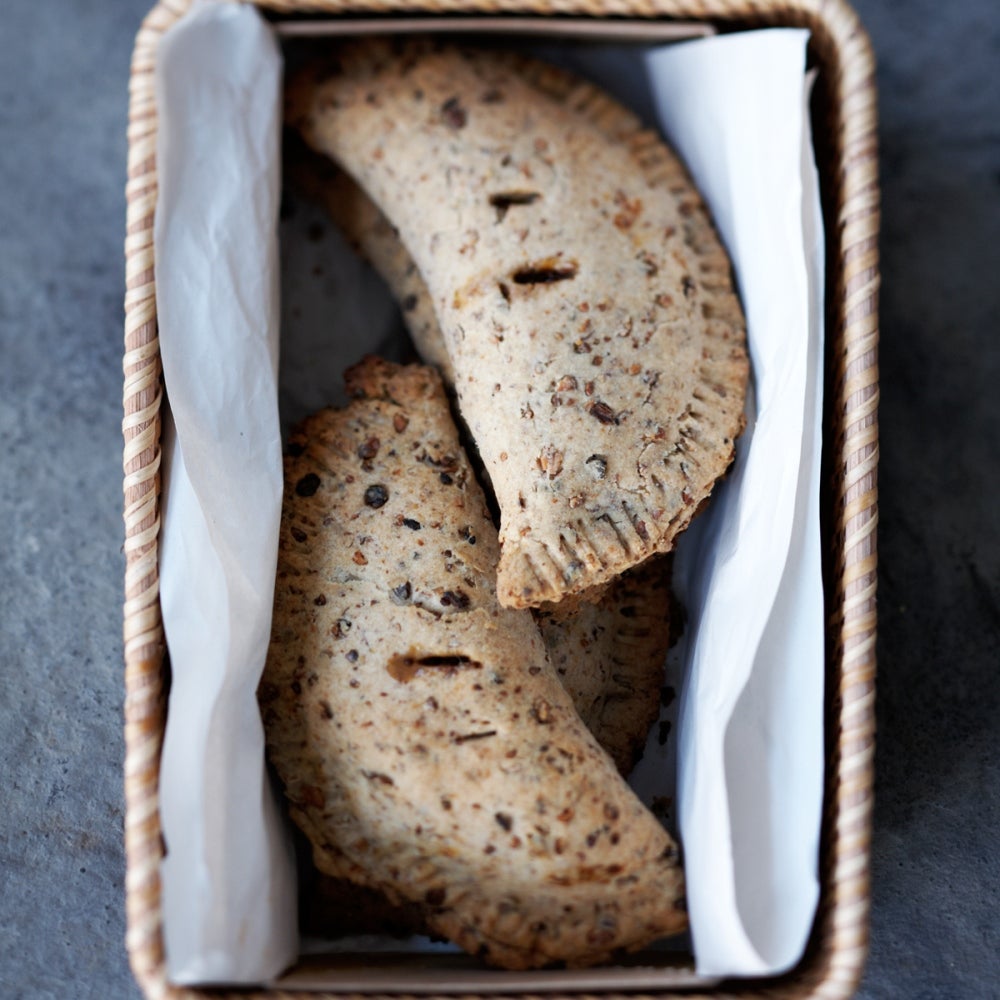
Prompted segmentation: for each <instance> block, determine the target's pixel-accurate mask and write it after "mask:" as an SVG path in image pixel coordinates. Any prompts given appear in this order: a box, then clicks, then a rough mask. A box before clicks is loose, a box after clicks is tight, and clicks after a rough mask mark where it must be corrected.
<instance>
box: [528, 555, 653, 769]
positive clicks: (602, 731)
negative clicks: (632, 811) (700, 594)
mask: <svg viewBox="0 0 1000 1000" xmlns="http://www.w3.org/2000/svg"><path fill="white" fill-rule="evenodd" d="M566 603H567V602H565V601H564V602H561V603H560V604H554V605H546V606H545V607H544V608H543V609H538V610H536V611H535V612H534V614H535V619H536V621H537V622H538V627H539V630H540V631H541V633H542V641H543V642H544V643H545V648H546V650H547V652H548V654H549V660H550V661H551V662H552V665H553V666H554V667H555V669H556V673H557V674H558V675H559V678H560V680H561V681H562V682H563V686H564V687H565V688H566V690H567V691H568V692H569V696H570V697H571V698H572V699H573V705H574V707H575V708H576V710H577V711H578V712H579V713H580V718H581V719H583V721H584V723H585V724H586V726H587V728H588V729H589V730H590V731H591V732H592V733H593V734H594V736H595V737H596V739H597V742H598V743H600V744H601V746H602V747H604V749H605V750H606V751H607V752H608V753H609V754H611V757H612V759H613V760H614V762H615V764H616V765H617V767H618V770H619V771H620V772H621V773H622V774H626V775H627V774H628V773H629V772H630V771H631V770H632V768H633V767H635V765H636V764H637V763H638V761H639V759H640V757H641V756H642V751H643V749H644V747H645V745H646V739H647V737H648V736H649V731H650V728H651V727H652V725H653V723H654V722H655V721H656V719H657V717H658V716H659V714H660V690H661V688H662V687H663V678H664V664H665V659H666V655H667V650H668V648H669V647H670V643H671V628H670V619H671V614H670V612H671V607H672V598H671V593H670V556H656V557H654V558H653V559H651V560H650V561H649V562H647V563H644V564H643V565H642V566H637V567H636V568H635V569H632V570H629V572H627V573H625V574H624V575H623V576H621V577H620V578H619V579H618V580H615V581H614V582H613V583H612V584H611V585H610V586H609V587H608V588H607V590H606V591H605V592H604V594H603V595H602V596H601V597H600V598H598V600H597V602H596V603H594V604H589V603H586V602H579V604H578V606H577V607H575V608H570V609H566V608H565V605H566Z"/></svg>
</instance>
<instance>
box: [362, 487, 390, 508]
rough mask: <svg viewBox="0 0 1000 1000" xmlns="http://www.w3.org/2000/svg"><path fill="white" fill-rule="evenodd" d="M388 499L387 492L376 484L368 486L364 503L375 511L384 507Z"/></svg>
mask: <svg viewBox="0 0 1000 1000" xmlns="http://www.w3.org/2000/svg"><path fill="white" fill-rule="evenodd" d="M388 499H389V491H388V490H387V489H386V488H385V487H384V486H382V485H381V484H378V483H376V484H375V485H374V486H369V487H368V489H366V490H365V503H366V504H367V505H368V506H369V507H372V508H374V509H375V510H378V508H379V507H382V506H384V505H385V503H386V501H388Z"/></svg>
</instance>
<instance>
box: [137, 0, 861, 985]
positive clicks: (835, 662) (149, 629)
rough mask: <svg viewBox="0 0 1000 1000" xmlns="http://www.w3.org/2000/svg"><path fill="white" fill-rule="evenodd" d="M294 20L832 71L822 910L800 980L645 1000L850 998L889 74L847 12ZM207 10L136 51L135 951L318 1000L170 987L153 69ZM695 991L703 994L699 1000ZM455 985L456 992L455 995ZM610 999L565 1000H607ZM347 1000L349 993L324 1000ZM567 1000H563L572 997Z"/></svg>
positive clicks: (141, 978)
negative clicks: (794, 51) (604, 45)
mask: <svg viewBox="0 0 1000 1000" xmlns="http://www.w3.org/2000/svg"><path fill="white" fill-rule="evenodd" d="M257 2H258V6H260V7H261V8H265V9H266V10H267V11H268V12H270V13H272V14H274V15H277V16H280V15H285V14H304V13H309V14H311V15H322V16H330V17H336V16H345V15H358V14H364V15H366V16H368V17H380V16H386V15H396V16H399V15H406V14H409V15H413V14H419V15H428V16H432V15H436V14H448V15H449V16H461V15H480V16H482V15H504V14H509V15H518V16H520V17H538V18H545V17H550V18H558V17H564V16H566V15H572V16H574V17H576V18H593V19H594V21H595V24H596V23H599V22H600V21H601V20H602V19H603V20H612V21H613V20H614V19H615V18H620V17H623V16H627V17H628V18H630V19H640V20H645V21H648V22H649V23H650V24H653V22H656V23H657V24H663V23H665V22H671V21H702V22H707V23H709V24H711V25H712V26H713V27H715V28H716V29H718V30H719V31H728V30H735V29H750V28H756V27H768V26H770V27H773V26H794V27H806V28H808V29H809V30H810V32H811V41H810V49H809V51H810V58H811V60H812V61H813V62H814V64H815V65H816V66H818V68H819V70H820V74H819V78H818V81H817V88H816V92H815V95H814V99H813V132H814V137H815V143H816V157H817V164H818V168H819V174H820V184H821V194H822V203H823V213H824V219H825V225H826V234H827V276H826V302H827V316H826V357H825V406H824V425H823V448H824V457H823V463H824V465H823V469H824V476H823V483H824V489H823V495H822V498H821V517H822V530H823V539H824V553H823V556H824V584H825V594H826V608H827V630H826V692H827V695H826V752H827V764H826V781H825V803H824V817H823V829H822V837H821V859H820V882H821V893H820V904H819V909H818V912H817V915H816V919H815V923H814V926H813V930H812V934H811V936H810V940H809V944H808V947H807V949H806V953H805V955H804V956H803V958H802V960H801V961H800V962H799V963H798V965H797V966H796V967H795V968H794V969H793V970H791V971H790V972H788V973H786V974H785V975H783V976H780V977H775V978H771V979H760V980H731V981H727V982H725V983H723V984H721V985H719V986H714V987H711V988H706V987H700V988H699V987H697V986H692V985H691V980H690V977H684V978H683V979H682V980H679V982H678V985H677V986H676V987H673V988H670V989H665V990H662V991H647V992H645V993H643V994H636V996H648V997H653V996H658V997H666V996H678V995H682V994H683V995H691V994H696V995H699V996H710V997H716V998H723V997H727V998H728V997H746V998H750V997H753V998H765V997H767V998H775V1000H777V998H798V1000H801V998H805V997H823V998H828V1000H835V998H845V997H849V996H850V995H851V994H852V993H853V992H854V990H855V988H856V986H857V983H858V980H859V978H860V975H861V969H862V966H863V963H864V958H865V953H866V950H867V938H868V908H869V875H868V871H869V841H870V827H871V815H872V780H873V771H872V767H873V752H874V728H875V710H874V698H875V691H874V684H875V625H876V621H875V586H876V547H875V542H876V523H877V505H876V500H877V497H876V487H877V464H878V423H877V406H878V359H877V348H878V318H877V305H878V285H879V276H878V226H879V189H878V174H877V141H876V110H875V108H876V102H875V84H874V72H875V70H874V59H873V55H872V51H871V46H870V43H869V40H868V38H867V36H866V34H865V32H864V30H863V28H862V26H861V24H860V23H859V21H858V18H857V16H856V14H855V13H854V12H853V10H851V8H850V7H848V6H847V5H846V3H844V2H843V0H787V2H777V0H607V2H606V3H604V4H602V3H600V2H597V0H527V2H524V3H522V4H518V3H516V2H515V0H406V2H400V3H395V4H394V3H391V2H387V0H354V2H353V3H350V2H346V0H344V2H341V0H299V2H296V0H257ZM190 4H191V0H161V2H160V3H158V4H157V5H156V6H155V7H154V8H153V10H152V11H151V12H150V13H149V15H148V16H147V17H146V19H145V21H144V22H143V25H142V27H141V29H140V31H139V33H138V36H137V38H136V44H135V50H134V54H133V60H132V73H131V79H130V86H129V92H130V107H129V129H128V141H129V152H128V183H127V187H126V199H127V234H126V240H125V256H126V288H127V291H126V297H125V356H124V373H125V381H124V412H125V416H124V421H123V433H124V438H125V446H124V493H125V503H124V517H125V539H126V540H125V553H126V571H125V605H124V655H125V740H126V756H125V798H126V817H125V847H126V857H127V879H126V886H127V897H126V907H127V918H128V933H127V947H128V953H129V959H130V962H131V966H132V970H133V972H134V974H135V977H136V979H137V981H138V982H139V984H140V986H141V987H142V989H143V991H144V992H145V994H146V995H147V996H148V997H157V998H159V997H178V998H179V997H190V998H196V997H199V998H200V997H204V998H206V1000H207V998H209V997H225V996H232V997H236V996H239V997H244V998H250V997H258V998H261V1000H263V998H272V1000H273V998H277V997H291V996H302V994H292V993H288V992H282V991H276V990H261V989H253V988H249V989H244V990H228V991H227V990H218V989H213V990H196V989H189V988H179V987H175V986H172V985H171V984H170V983H169V982H168V981H167V978H166V963H165V958H164V950H163V935H162V916H161V899H160V877H159V871H160V862H161V860H162V857H163V842H162V838H161V830H160V816H159V804H158V789H159V765H160V750H161V746H162V741H163V733H164V726H165V723H166V704H167V691H168V687H169V677H168V668H167V665H166V660H165V652H166V650H165V645H164V640H163V629H162V622H161V614H160V604H159V595H158V534H159V505H160V477H159V468H160V430H161V427H160V404H161V402H162V399H163V384H162V378H161V367H160V354H159V343H158V339H157V319H156V297H155V291H156V290H155V285H154V280H153V218H154V212H155V208H156V195H157V175H156V133H157V113H156V104H155V97H154V86H153V70H154V66H155V60H156V52H157V46H158V43H159V40H160V38H161V37H162V35H163V33H164V32H165V31H166V30H167V29H168V28H169V27H170V26H171V25H172V24H173V23H174V22H175V21H177V20H178V18H180V17H181V16H182V15H183V14H184V13H185V11H186V10H187V9H188V7H189V6H190ZM685 981H686V985H685V984H684V983H685ZM447 989H448V987H447V983H445V982H442V993H444V992H447ZM595 992H596V990H588V991H586V992H576V993H564V994H563V996H566V997H569V996H574V997H580V998H582V997H583V996H587V995H594V993H595ZM312 995H314V996H330V997H332V996H341V997H342V996H344V995H345V994H342V993H340V994H332V993H327V994H312ZM556 996H557V994H552V997H556Z"/></svg>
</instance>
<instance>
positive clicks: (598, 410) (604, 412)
mask: <svg viewBox="0 0 1000 1000" xmlns="http://www.w3.org/2000/svg"><path fill="white" fill-rule="evenodd" d="M587 412H588V413H589V414H590V415H591V416H592V417H593V418H594V419H595V420H599V421H600V422H601V423H602V424H617V423H618V417H616V416H615V411H614V410H612V409H611V407H610V406H608V404H607V403H604V402H602V401H601V400H599V399H598V400H595V401H594V402H593V403H591V404H590V406H588V407H587Z"/></svg>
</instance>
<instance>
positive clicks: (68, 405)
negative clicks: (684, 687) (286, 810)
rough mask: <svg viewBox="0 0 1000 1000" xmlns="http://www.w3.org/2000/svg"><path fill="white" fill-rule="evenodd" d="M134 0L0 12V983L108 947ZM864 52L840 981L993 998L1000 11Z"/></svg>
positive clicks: (108, 956) (883, 5)
mask: <svg viewBox="0 0 1000 1000" xmlns="http://www.w3.org/2000/svg"><path fill="white" fill-rule="evenodd" d="M148 5H149V4H148V2H147V0H115V2H105V0H66V2H53V0H48V2H40V0H7V2H6V3H5V4H4V5H3V8H2V10H0V53H2V55H0V997H3V998H16V997H60V998H65V997H79V998H89V997H94V998H107V1000H112V998H126V997H136V996H137V995H138V990H137V989H136V987H135V985H134V983H133V981H132V979H131V975H130V973H129V969H128V965H127V961H126V956H125V950H124V944H123V942H124V936H125V924H124V906H123V878H124V859H123V850H122V817H123V803H122V761H123V756H124V748H123V740H122V724H121V722H122V687H123V678H122V650H121V638H120V635H121V612H120V606H121V601H122V572H123V559H122V555H121V551H120V548H121V543H122V537H123V533H122V524H121V436H120V423H121V402H120V400H121V342H122V299H123V294H124V292H123V290H124V277H123V262H122V241H123V234H124V196H123V190H124V183H125V149H126V146H125V123H126V109H127V80H128V63H129V56H130V52H131V47H132V39H133V37H134V34H135V31H136V29H137V27H138V25H139V22H140V20H141V18H142V16H143V14H144V13H145V10H146V9H147V7H148ZM857 6H858V8H859V11H860V13H861V15H862V18H863V20H864V21H865V23H866V25H867V27H868V29H869V31H870V32H871V34H872V36H873V39H874V43H875V48H876V51H877V54H878V58H879V86H880V114H881V160H882V181H883V186H884V200H883V241H882V253H883V257H882V273H883V286H882V288H883V291H882V319H881V328H882V341H881V371H882V405H881V414H880V418H881V456H882V457H881V470H880V499H881V521H880V538H879V544H880V590H879V600H880V632H879V698H878V722H879V742H878V753H877V760H876V807H875V826H874V837H873V845H872V847H873V905H872V920H871V956H870V961H869V963H868V966H867V970H866V973H865V977H864V981H863V983H862V987H861V991H860V993H859V996H860V997H862V998H864V1000H876V998H878V1000H882V998H894V997H908V998H910V1000H931V998H938V997H940V998H948V1000H952V998H963V997H969V998H973V997H983V998H986V997H996V996H998V995H1000V891H998V888H1000V886H998V883H1000V835H998V833H997V831H998V830H1000V749H998V740H997V733H998V725H997V718H998V712H1000V681H998V677H1000V671H998V667H1000V650H998V635H1000V531H998V530H997V529H998V524H997V510H998V501H997V498H998V496H1000V330H998V327H997V317H998V316H1000V291H998V287H1000V282H998V277H1000V268H998V264H1000V254H998V247H1000V197H998V196H1000V72H998V67H1000V12H998V8H997V6H996V3H995V0H960V2H956V3H954V4H951V5H948V4H941V3H939V2H938V3H930V2H928V0H911V2H910V3H908V4H906V5H900V4H896V3H892V2H890V0H859V3H858V5H857Z"/></svg>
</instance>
